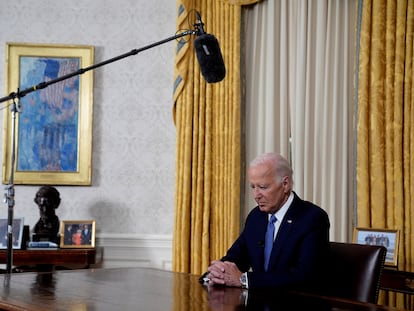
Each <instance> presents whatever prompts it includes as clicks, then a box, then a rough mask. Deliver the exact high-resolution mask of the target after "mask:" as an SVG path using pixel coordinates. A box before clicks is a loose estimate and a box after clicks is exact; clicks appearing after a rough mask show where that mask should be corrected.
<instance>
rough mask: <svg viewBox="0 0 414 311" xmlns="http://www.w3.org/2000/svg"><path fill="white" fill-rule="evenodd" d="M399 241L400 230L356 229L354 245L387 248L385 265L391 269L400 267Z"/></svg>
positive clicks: (353, 239)
mask: <svg viewBox="0 0 414 311" xmlns="http://www.w3.org/2000/svg"><path fill="white" fill-rule="evenodd" d="M399 240H400V230H398V229H375V228H354V232H353V237H352V241H353V243H357V244H366V245H382V246H385V247H386V249H387V253H386V256H385V265H386V266H390V267H396V266H397V265H398V246H399Z"/></svg>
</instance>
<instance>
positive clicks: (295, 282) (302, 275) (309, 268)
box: [221, 193, 330, 288]
mask: <svg viewBox="0 0 414 311" xmlns="http://www.w3.org/2000/svg"><path fill="white" fill-rule="evenodd" d="M267 223H268V214H267V213H265V212H262V211H260V209H259V207H258V206H256V207H255V208H254V209H253V210H252V211H251V212H250V213H249V215H248V216H247V218H246V222H245V226H244V229H243V231H242V232H241V234H240V236H239V237H238V238H237V240H236V241H235V242H234V243H233V245H232V246H231V247H230V249H229V250H228V251H227V254H226V255H225V256H224V257H223V258H222V259H221V260H223V261H231V262H234V263H235V264H236V265H237V267H238V268H239V269H240V270H241V271H243V272H248V274H247V276H248V284H249V288H257V287H262V286H266V287H269V286H274V287H283V288H302V287H304V286H306V287H308V286H307V285H309V284H312V285H315V284H316V283H314V282H316V281H317V280H318V278H320V276H321V275H320V272H321V271H322V268H323V265H324V264H325V263H326V260H327V256H328V250H329V227H330V223H329V218H328V214H327V213H326V212H325V211H324V210H323V209H321V208H320V207H318V206H316V205H315V204H313V203H311V202H308V201H304V200H302V199H300V198H299V197H298V196H297V195H296V194H295V193H294V199H293V201H292V204H291V205H290V207H289V208H288V210H287V212H286V214H285V216H284V218H283V221H282V223H281V224H280V227H279V231H278V233H277V235H276V238H275V241H274V244H273V249H272V254H271V257H270V261H269V268H268V271H267V272H265V271H264V267H263V261H264V259H263V256H264V255H263V253H264V239H265V234H266V228H267Z"/></svg>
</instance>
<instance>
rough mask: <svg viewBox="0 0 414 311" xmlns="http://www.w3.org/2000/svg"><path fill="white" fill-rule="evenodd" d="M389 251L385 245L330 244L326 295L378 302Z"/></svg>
mask: <svg viewBox="0 0 414 311" xmlns="http://www.w3.org/2000/svg"><path fill="white" fill-rule="evenodd" d="M386 252H387V249H386V248H385V247H384V246H374V245H362V244H353V243H339V242H330V260H329V265H328V270H327V271H326V272H327V275H326V280H325V282H324V283H325V286H324V291H325V294H327V295H328V296H334V297H339V298H346V299H352V300H357V301H361V302H370V303H377V301H378V295H379V289H380V281H381V275H382V271H383V269H384V263H385V255H386Z"/></svg>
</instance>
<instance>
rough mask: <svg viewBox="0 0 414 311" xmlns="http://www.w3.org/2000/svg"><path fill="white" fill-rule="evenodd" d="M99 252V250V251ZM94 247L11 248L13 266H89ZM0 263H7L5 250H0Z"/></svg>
mask: <svg viewBox="0 0 414 311" xmlns="http://www.w3.org/2000/svg"><path fill="white" fill-rule="evenodd" d="M99 254H101V250H100V252H99ZM96 256H97V249H96V248H76V249H72V248H61V249H56V250H40V249H39V250H38V249H36V250H13V266H14V267H35V266H43V267H47V266H49V267H63V268H68V269H82V268H89V267H90V266H91V265H93V264H95V263H96ZM0 263H2V264H6V263H7V250H0Z"/></svg>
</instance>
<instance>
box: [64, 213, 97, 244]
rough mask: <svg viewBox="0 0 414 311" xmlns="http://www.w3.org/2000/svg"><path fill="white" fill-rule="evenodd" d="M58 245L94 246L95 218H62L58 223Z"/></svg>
mask: <svg viewBox="0 0 414 311" xmlns="http://www.w3.org/2000/svg"><path fill="white" fill-rule="evenodd" d="M60 247H61V248H93V247H95V220H62V221H61V224H60Z"/></svg>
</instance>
